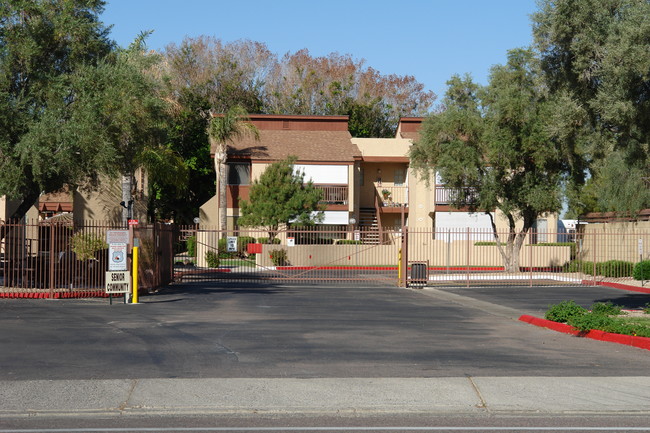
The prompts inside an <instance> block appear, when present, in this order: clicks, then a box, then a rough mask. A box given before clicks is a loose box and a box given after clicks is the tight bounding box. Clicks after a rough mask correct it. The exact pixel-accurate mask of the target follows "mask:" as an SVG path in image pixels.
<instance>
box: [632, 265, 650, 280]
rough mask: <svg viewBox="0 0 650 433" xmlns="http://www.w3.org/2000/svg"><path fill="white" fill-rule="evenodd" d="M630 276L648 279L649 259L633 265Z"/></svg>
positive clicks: (636, 278) (649, 271) (649, 278)
mask: <svg viewBox="0 0 650 433" xmlns="http://www.w3.org/2000/svg"><path fill="white" fill-rule="evenodd" d="M632 276H633V277H634V279H635V280H650V260H644V261H642V262H639V263H637V264H636V265H635V266H634V271H633V272H632Z"/></svg>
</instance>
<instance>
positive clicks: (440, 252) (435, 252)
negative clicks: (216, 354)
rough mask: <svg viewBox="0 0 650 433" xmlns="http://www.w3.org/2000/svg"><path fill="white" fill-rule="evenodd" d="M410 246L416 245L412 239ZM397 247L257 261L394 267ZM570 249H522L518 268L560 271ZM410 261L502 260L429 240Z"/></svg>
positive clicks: (294, 251) (296, 253) (303, 248)
mask: <svg viewBox="0 0 650 433" xmlns="http://www.w3.org/2000/svg"><path fill="white" fill-rule="evenodd" d="M411 242H412V243H413V242H416V240H415V239H412V240H411ZM399 247H400V243H399V242H395V243H394V244H392V245H374V246H372V245H296V246H293V247H287V246H286V244H284V243H283V245H263V246H262V254H258V255H257V257H256V260H257V264H258V265H259V266H262V267H270V266H273V263H272V262H271V259H270V256H269V255H270V252H271V251H272V250H275V249H280V248H283V249H285V250H286V251H287V255H288V258H289V263H290V264H291V265H292V266H397V262H398V251H399ZM570 256H571V248H570V247H568V246H566V247H560V246H548V247H545V246H532V245H528V244H527V245H524V246H523V247H522V249H521V251H520V255H519V258H520V262H519V264H520V266H522V267H529V266H532V267H534V268H547V267H559V266H562V265H564V264H565V263H567V262H568V261H569V260H570ZM408 260H409V261H428V262H429V265H430V266H438V267H446V266H450V267H462V266H466V265H467V264H468V262H469V264H470V266H490V267H501V266H503V260H502V258H501V255H500V254H499V252H498V250H497V247H496V246H477V245H475V241H453V242H449V243H447V242H445V241H443V240H433V239H431V240H429V241H426V242H416V243H415V244H412V246H410V247H409V254H408Z"/></svg>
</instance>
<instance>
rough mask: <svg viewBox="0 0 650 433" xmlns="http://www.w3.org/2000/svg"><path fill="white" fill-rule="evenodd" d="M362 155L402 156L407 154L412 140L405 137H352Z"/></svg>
mask: <svg viewBox="0 0 650 433" xmlns="http://www.w3.org/2000/svg"><path fill="white" fill-rule="evenodd" d="M352 143H354V144H356V145H357V147H358V148H359V150H360V151H361V155H362V156H365V157H368V156H378V157H391V156H392V157H402V156H407V155H408V151H409V148H410V147H411V146H412V143H411V141H410V140H407V139H404V138H352Z"/></svg>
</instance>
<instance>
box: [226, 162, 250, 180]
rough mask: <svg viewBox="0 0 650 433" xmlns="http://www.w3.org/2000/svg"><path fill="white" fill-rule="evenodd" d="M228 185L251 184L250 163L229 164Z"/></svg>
mask: <svg viewBox="0 0 650 433" xmlns="http://www.w3.org/2000/svg"><path fill="white" fill-rule="evenodd" d="M228 167H229V170H228V185H250V183H251V166H250V164H228Z"/></svg>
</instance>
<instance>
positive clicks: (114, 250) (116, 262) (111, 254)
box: [108, 244, 128, 271]
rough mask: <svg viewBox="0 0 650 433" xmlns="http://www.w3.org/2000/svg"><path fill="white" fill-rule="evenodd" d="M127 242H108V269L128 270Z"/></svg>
mask: <svg viewBox="0 0 650 433" xmlns="http://www.w3.org/2000/svg"><path fill="white" fill-rule="evenodd" d="M126 254H127V251H126V244H108V270H109V271H126V270H127V269H128V267H127V263H126Z"/></svg>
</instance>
